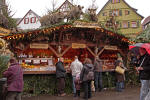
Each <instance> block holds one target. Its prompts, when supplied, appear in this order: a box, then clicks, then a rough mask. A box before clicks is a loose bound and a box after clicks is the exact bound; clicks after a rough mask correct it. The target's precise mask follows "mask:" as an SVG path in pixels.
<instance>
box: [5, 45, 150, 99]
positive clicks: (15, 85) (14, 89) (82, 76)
mask: <svg viewBox="0 0 150 100" xmlns="http://www.w3.org/2000/svg"><path fill="white" fill-rule="evenodd" d="M139 52H140V56H139V57H138V59H137V64H136V69H137V72H138V73H139V76H140V81H141V90H140V100H149V98H150V92H149V91H150V90H149V89H150V55H149V54H148V53H147V52H146V50H145V49H143V48H140V50H139ZM9 62H10V65H9V67H8V69H7V70H6V71H5V72H4V73H3V76H4V77H6V78H7V85H6V88H7V94H6V95H5V98H6V99H5V100H21V92H22V91H23V85H24V84H23V70H22V68H21V67H20V65H19V64H18V63H17V60H16V59H15V58H11V59H10V61H9ZM117 66H120V67H121V68H123V69H126V67H125V66H124V64H123V60H122V58H118V59H117V60H116V61H115V67H117ZM70 69H71V75H72V89H73V97H80V92H81V91H80V89H81V88H83V92H84V96H83V99H85V100H88V99H89V98H91V97H92V88H91V87H92V86H91V85H93V84H92V82H93V81H94V88H95V92H101V91H102V90H103V82H102V63H101V60H100V59H99V57H98V56H96V57H95V60H94V61H93V62H92V60H91V59H90V58H85V60H84V62H83V63H82V62H80V61H79V59H78V56H75V57H74V61H73V62H72V63H71V65H70ZM66 73H67V71H66V69H65V68H64V58H63V57H60V58H59V60H58V62H57V63H56V79H57V85H58V86H57V90H58V96H65V95H66V93H65V92H64V89H65V78H66ZM124 81H125V75H124V74H121V73H117V72H116V91H118V92H122V91H123V89H124V88H125V82H124Z"/></svg>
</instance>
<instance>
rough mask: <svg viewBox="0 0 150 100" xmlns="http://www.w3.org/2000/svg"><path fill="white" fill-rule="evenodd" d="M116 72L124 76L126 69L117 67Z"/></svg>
mask: <svg viewBox="0 0 150 100" xmlns="http://www.w3.org/2000/svg"><path fill="white" fill-rule="evenodd" d="M115 71H116V72H117V73H119V74H124V72H125V69H124V68H122V67H120V66H117V67H116V69H115Z"/></svg>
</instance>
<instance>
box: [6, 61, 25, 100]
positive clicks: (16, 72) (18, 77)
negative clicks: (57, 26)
mask: <svg viewBox="0 0 150 100" xmlns="http://www.w3.org/2000/svg"><path fill="white" fill-rule="evenodd" d="M9 62H10V66H9V67H8V69H7V70H6V71H5V72H4V73H3V76H4V77H6V78H7V91H8V92H7V95H6V100H21V92H22V91H23V70H22V68H21V66H20V65H19V64H18V63H17V61H16V59H15V58H11V59H10V61H9Z"/></svg>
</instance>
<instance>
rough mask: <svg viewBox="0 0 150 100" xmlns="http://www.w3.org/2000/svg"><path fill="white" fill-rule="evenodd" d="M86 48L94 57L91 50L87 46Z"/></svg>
mask: <svg viewBox="0 0 150 100" xmlns="http://www.w3.org/2000/svg"><path fill="white" fill-rule="evenodd" d="M86 48H87V50H88V51H89V52H90V53H91V54H92V55H93V56H94V57H95V56H96V55H95V54H94V53H93V51H92V50H91V49H90V48H89V47H88V46H87V47H86Z"/></svg>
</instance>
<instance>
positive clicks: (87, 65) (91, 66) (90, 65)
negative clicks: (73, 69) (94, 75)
mask: <svg viewBox="0 0 150 100" xmlns="http://www.w3.org/2000/svg"><path fill="white" fill-rule="evenodd" d="M85 66H86V67H87V68H89V69H91V68H93V64H85Z"/></svg>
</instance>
